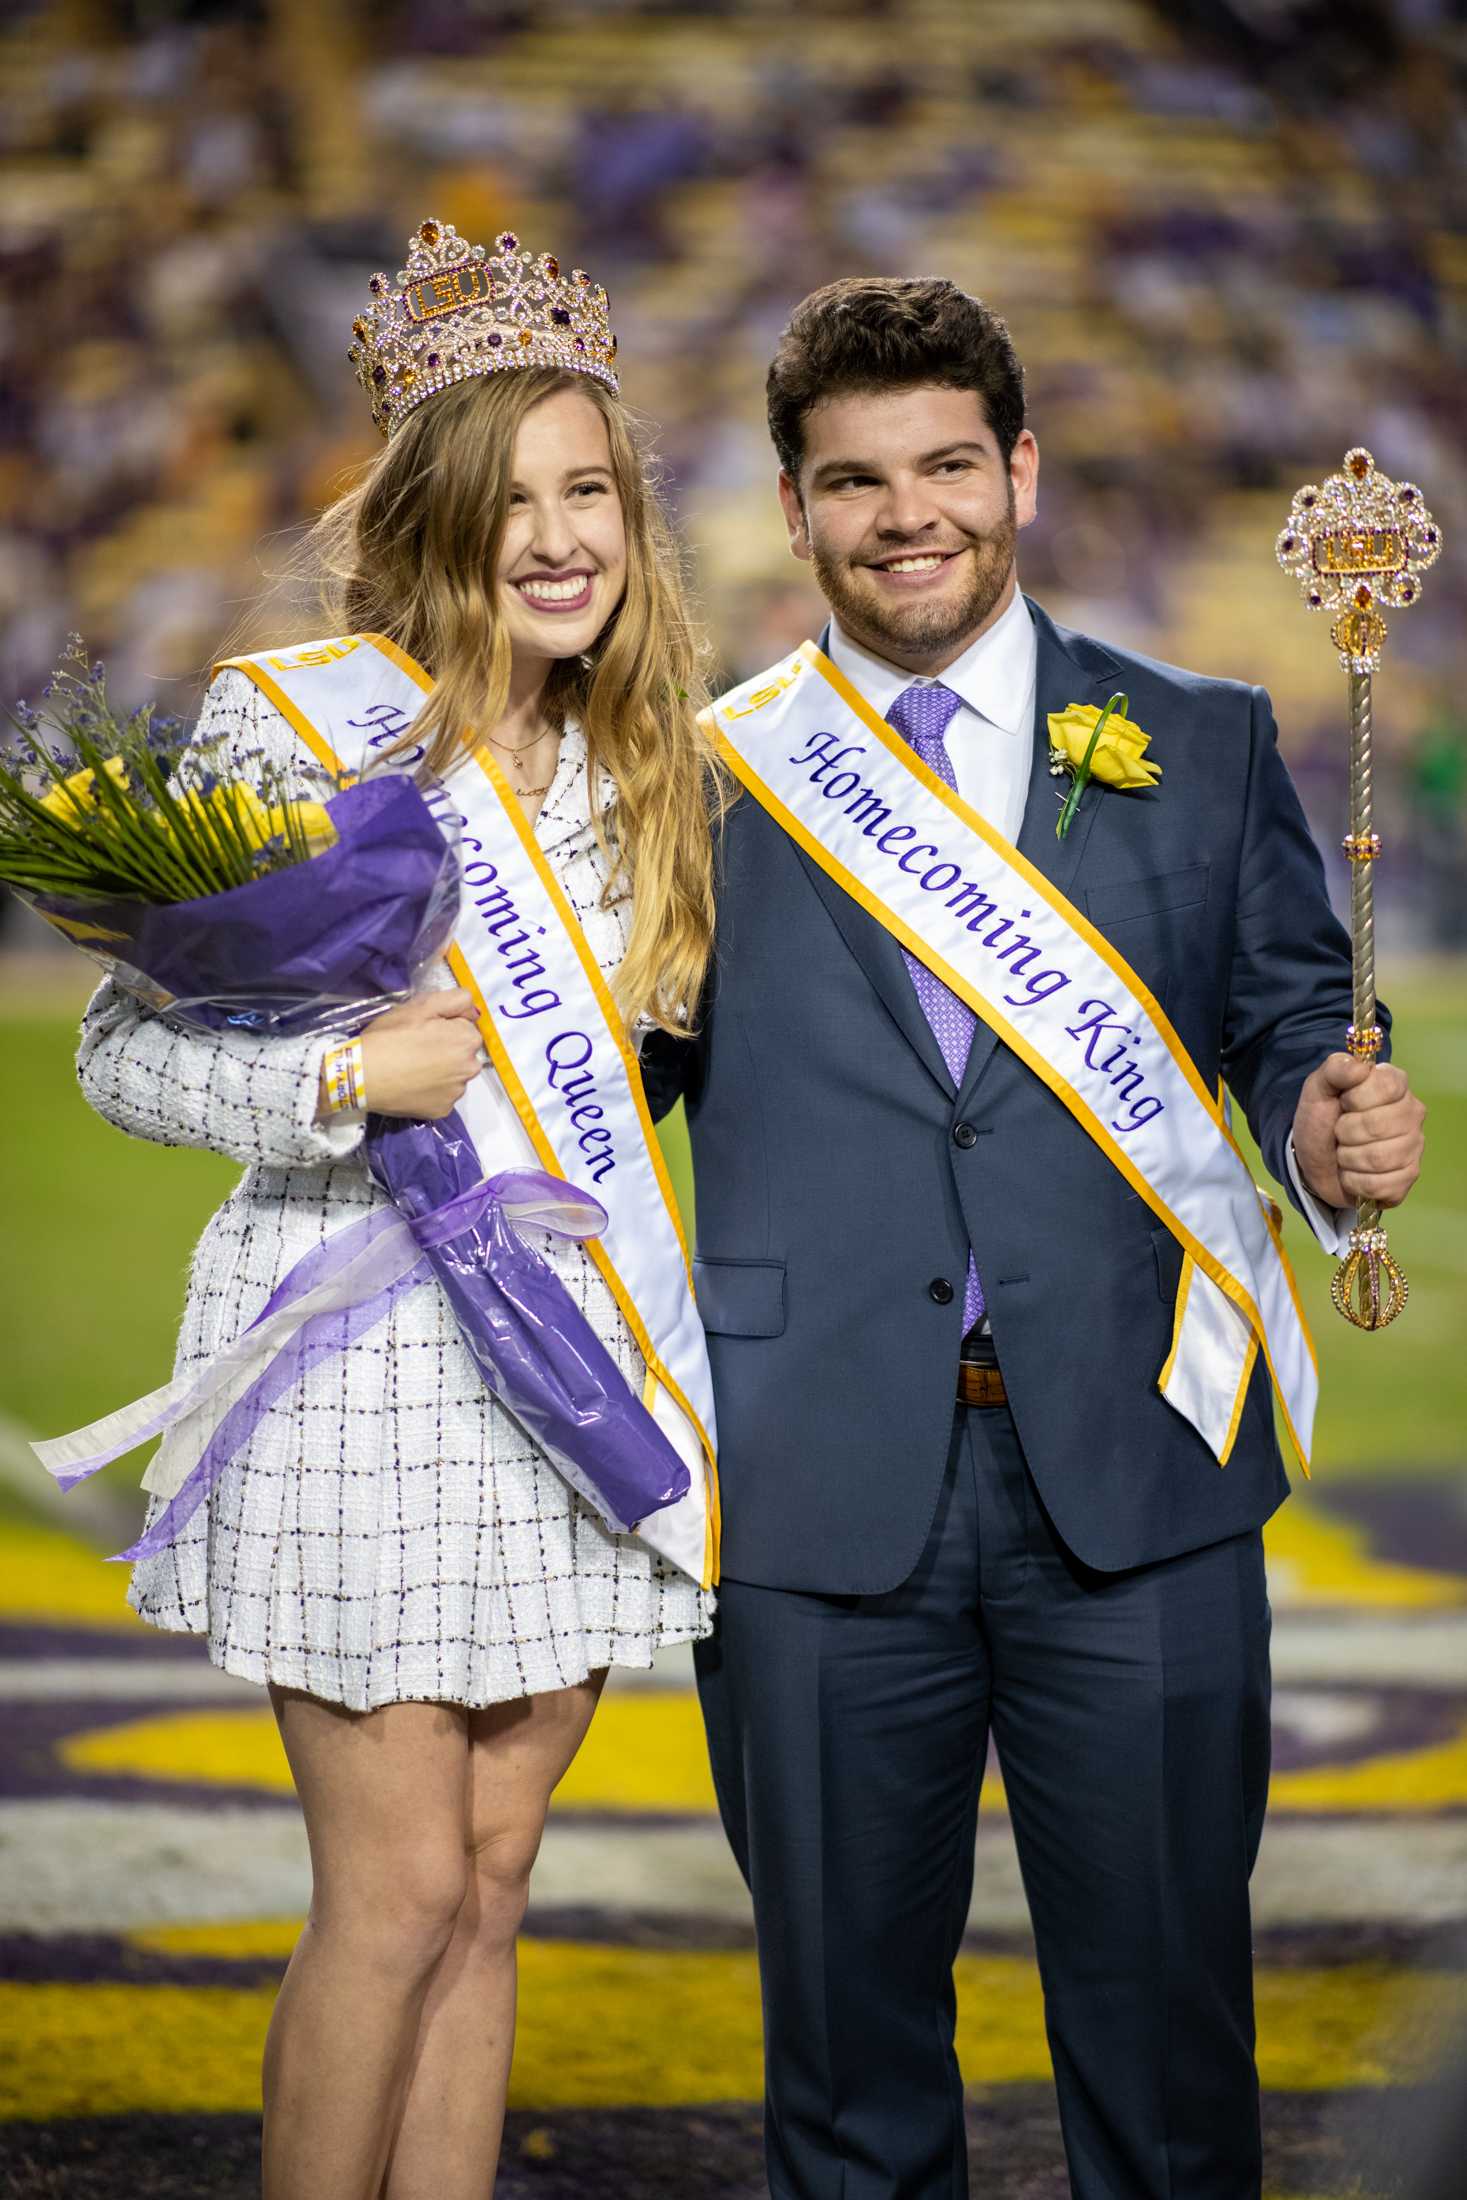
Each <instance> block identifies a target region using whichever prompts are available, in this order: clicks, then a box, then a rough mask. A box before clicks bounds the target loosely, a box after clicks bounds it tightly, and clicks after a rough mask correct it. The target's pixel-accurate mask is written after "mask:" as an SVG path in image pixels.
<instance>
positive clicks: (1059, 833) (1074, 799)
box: [1054, 692, 1131, 840]
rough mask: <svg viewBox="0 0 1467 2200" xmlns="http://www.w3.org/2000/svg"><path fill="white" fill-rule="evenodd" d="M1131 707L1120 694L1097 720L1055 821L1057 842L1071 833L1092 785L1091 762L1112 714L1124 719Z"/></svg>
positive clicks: (1107, 705) (1110, 702) (1113, 697)
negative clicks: (1082, 797) (1077, 811)
mask: <svg viewBox="0 0 1467 2200" xmlns="http://www.w3.org/2000/svg"><path fill="white" fill-rule="evenodd" d="M1130 707H1131V704H1130V698H1129V697H1128V696H1125V695H1122V694H1120V693H1119V692H1118V693H1116V694H1115V695H1113V696H1112V697H1111V699H1110V701H1109V702H1108V703H1107V704H1106V706H1105V708H1104V710H1103V711H1102V712H1101V714H1100V716H1099V717H1098V718H1097V719H1096V721H1095V731H1094V733H1092V734H1091V736H1090V739H1089V741H1088V742H1087V743H1086V745H1085V754H1084V755H1083V756H1082V757H1081V759H1080V762H1079V765H1078V767H1077V768H1076V772H1075V781H1074V785H1073V786H1072V787H1071V788H1070V791H1069V793H1068V794H1067V795H1066V796H1065V799H1064V803H1063V806H1062V807H1061V810H1060V814H1059V817H1058V818H1057V819H1056V821H1055V828H1054V837H1055V839H1056V840H1063V839H1064V837H1065V834H1066V833H1067V832H1068V831H1069V829H1070V826H1071V824H1072V822H1073V820H1074V815H1075V812H1076V810H1078V809H1079V807H1080V797H1081V795H1082V794H1083V793H1084V792H1085V789H1086V788H1087V787H1088V786H1089V784H1090V760H1091V758H1092V757H1093V756H1094V754H1095V750H1096V745H1097V743H1098V742H1099V740H1100V736H1101V735H1102V734H1103V733H1104V731H1105V728H1106V724H1107V722H1108V720H1109V718H1110V716H1111V713H1112V712H1113V711H1119V712H1120V714H1121V716H1122V717H1123V718H1124V717H1125V715H1126V712H1127V711H1128V710H1129V709H1130Z"/></svg>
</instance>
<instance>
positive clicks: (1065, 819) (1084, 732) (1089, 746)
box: [1049, 695, 1161, 840]
mask: <svg viewBox="0 0 1467 2200" xmlns="http://www.w3.org/2000/svg"><path fill="white" fill-rule="evenodd" d="M1129 708H1130V703H1129V699H1128V698H1127V697H1126V696H1124V695H1113V696H1112V697H1111V699H1110V701H1109V702H1108V703H1107V704H1106V706H1105V708H1104V710H1097V709H1096V707H1095V705H1094V704H1093V703H1067V704H1066V705H1065V707H1064V709H1063V710H1052V711H1051V712H1050V714H1049V768H1050V771H1051V772H1052V773H1053V774H1054V775H1055V776H1056V777H1058V776H1059V774H1060V773H1062V772H1068V773H1069V775H1070V778H1071V780H1072V782H1073V784H1072V786H1071V788H1070V791H1069V793H1068V794H1067V795H1066V796H1065V799H1064V804H1063V806H1062V808H1061V810H1060V814H1059V818H1058V820H1057V822H1056V824H1055V828H1054V836H1055V839H1056V840H1063V839H1064V837H1065V834H1066V833H1067V832H1068V831H1069V829H1070V826H1071V823H1072V822H1073V820H1074V815H1075V812H1076V810H1078V809H1079V807H1080V797H1081V795H1082V794H1083V793H1084V792H1085V789H1086V786H1087V785H1088V784H1089V782H1090V781H1091V780H1092V779H1098V780H1099V781H1100V783H1101V785H1102V786H1103V787H1118V788H1119V789H1121V791H1122V792H1123V793H1128V792H1130V791H1132V790H1133V789H1135V788H1137V787H1154V786H1155V785H1156V783H1157V781H1158V780H1159V779H1160V777H1161V766H1160V764H1148V763H1147V761H1146V751H1147V749H1148V748H1149V747H1150V746H1151V736H1150V734H1149V733H1143V732H1142V731H1141V728H1140V727H1139V726H1138V725H1134V724H1133V723H1132V721H1131V720H1130V719H1129V718H1128V717H1127V716H1126V712H1127V710H1128V709H1129Z"/></svg>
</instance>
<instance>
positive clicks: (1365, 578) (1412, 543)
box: [1274, 444, 1442, 1329]
mask: <svg viewBox="0 0 1467 2200" xmlns="http://www.w3.org/2000/svg"><path fill="white" fill-rule="evenodd" d="M1274 547H1275V550H1276V552H1277V554H1278V561H1279V564H1280V565H1281V566H1282V567H1283V569H1284V571H1285V572H1286V573H1292V574H1293V575H1294V577H1295V578H1296V580H1297V581H1298V583H1299V587H1300V590H1301V592H1302V594H1303V597H1304V602H1305V605H1306V607H1307V608H1308V609H1309V610H1310V611H1332V612H1333V613H1334V614H1335V617H1334V622H1333V624H1332V625H1331V627H1330V630H1329V631H1330V640H1331V641H1332V642H1333V643H1334V645H1335V648H1336V649H1337V650H1338V651H1339V653H1340V663H1341V664H1342V665H1343V666H1344V669H1345V672H1346V673H1347V675H1348V684H1349V693H1350V829H1349V831H1348V833H1346V835H1345V840H1344V849H1345V854H1346V856H1347V857H1348V858H1349V862H1350V931H1351V944H1352V948H1353V959H1354V1006H1353V1021H1352V1023H1351V1025H1350V1028H1349V1031H1348V1032H1347V1034H1346V1038H1345V1045H1346V1047H1347V1048H1348V1050H1349V1051H1350V1053H1351V1054H1353V1055H1355V1056H1356V1057H1357V1058H1359V1059H1360V1060H1363V1061H1373V1060H1374V1058H1375V1056H1376V1055H1378V1054H1379V1052H1380V1049H1381V1043H1382V1040H1383V1038H1384V1034H1383V1032H1382V1031H1381V1028H1380V1026H1379V1024H1378V1023H1377V1022H1376V1020H1375V898H1374V879H1373V867H1374V864H1375V861H1376V859H1377V857H1378V856H1379V854H1380V849H1381V841H1380V835H1379V833H1378V832H1376V830H1375V824H1374V815H1373V810H1374V796H1373V777H1372V759H1371V710H1372V692H1371V691H1372V686H1373V679H1372V675H1373V674H1374V672H1375V669H1376V667H1377V665H1378V664H1379V663H1380V653H1381V649H1382V647H1383V646H1384V643H1385V638H1386V634H1387V632H1388V629H1387V626H1386V622H1385V612H1384V609H1383V608H1382V607H1386V608H1389V609H1391V610H1397V611H1404V610H1406V609H1407V607H1408V606H1409V605H1411V604H1413V603H1415V601H1416V599H1417V597H1418V596H1419V595H1420V593H1421V575H1422V574H1423V573H1424V572H1425V571H1426V570H1427V568H1428V567H1429V566H1432V565H1435V563H1436V561H1437V559H1438V558H1439V557H1440V556H1441V547H1442V539H1441V530H1440V528H1439V527H1438V526H1437V524H1436V522H1435V520H1434V519H1433V518H1432V516H1431V514H1430V512H1428V510H1427V509H1426V504H1425V501H1424V499H1423V497H1422V494H1421V491H1420V490H1419V489H1418V488H1417V487H1416V484H1415V483H1414V482H1413V481H1399V482H1397V481H1390V480H1388V479H1387V477H1386V476H1385V475H1384V474H1382V473H1377V471H1376V466H1375V460H1374V459H1373V458H1372V457H1371V455H1370V453H1369V451H1367V450H1365V449H1364V448H1363V447H1362V446H1360V445H1359V444H1357V445H1356V447H1355V449H1354V450H1352V451H1346V453H1345V462H1344V465H1343V466H1342V468H1341V469H1340V471H1339V473H1337V474H1331V475H1330V476H1329V478H1328V480H1326V481H1324V482H1319V483H1316V482H1312V481H1311V482H1306V483H1305V485H1304V487H1303V488H1302V489H1300V490H1299V491H1298V492H1297V493H1296V495H1295V497H1294V501H1293V504H1292V505H1291V506H1290V508H1289V517H1288V521H1287V524H1286V525H1285V526H1284V528H1283V529H1282V531H1281V532H1280V534H1279V538H1278V541H1277V543H1276V544H1275V546H1274ZM1330 1296H1331V1297H1332V1298H1333V1300H1334V1303H1335V1306H1336V1308H1337V1309H1338V1311H1339V1312H1340V1313H1341V1314H1343V1315H1344V1317H1345V1319H1346V1321H1349V1322H1353V1323H1354V1325H1355V1327H1356V1328H1357V1329H1384V1328H1385V1327H1386V1324H1387V1323H1388V1322H1392V1321H1394V1320H1395V1318H1396V1316H1397V1314H1399V1313H1400V1311H1401V1309H1402V1307H1403V1306H1404V1305H1405V1303H1406V1297H1407V1284H1406V1279H1405V1277H1404V1276H1403V1275H1402V1273H1401V1270H1400V1268H1399V1266H1398V1265H1397V1263H1396V1262H1395V1261H1394V1260H1393V1259H1392V1258H1391V1255H1390V1251H1389V1249H1388V1247H1387V1244H1386V1233H1385V1231H1384V1230H1383V1229H1382V1228H1381V1222H1380V1208H1379V1207H1378V1206H1377V1205H1376V1203H1375V1201H1374V1200H1369V1199H1365V1200H1361V1202H1360V1204H1359V1206H1358V1208H1357V1210H1356V1216H1355V1228H1354V1229H1353V1230H1352V1231H1351V1232H1350V1249H1349V1251H1348V1253H1347V1254H1346V1256H1345V1259H1344V1260H1343V1261H1342V1262H1341V1264H1340V1266H1339V1268H1338V1269H1337V1270H1336V1272H1335V1276H1334V1280H1333V1283H1332V1284H1331V1287H1330Z"/></svg>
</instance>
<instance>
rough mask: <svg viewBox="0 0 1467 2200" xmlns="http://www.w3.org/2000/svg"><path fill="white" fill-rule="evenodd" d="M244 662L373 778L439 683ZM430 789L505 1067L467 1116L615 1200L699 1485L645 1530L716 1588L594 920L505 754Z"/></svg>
mask: <svg viewBox="0 0 1467 2200" xmlns="http://www.w3.org/2000/svg"><path fill="white" fill-rule="evenodd" d="M228 662H229V663H230V665H232V666H234V667H236V668H237V669H238V670H239V671H241V672H244V673H247V674H248V676H249V677H250V679H252V680H253V681H254V682H255V684H256V685H257V686H258V687H259V688H261V689H262V690H263V692H264V693H265V694H266V695H268V696H269V698H270V700H271V702H273V703H274V704H275V706H276V708H277V709H278V710H280V711H281V712H282V713H283V714H284V716H285V717H286V718H287V719H288V720H289V721H290V723H291V725H292V726H293V727H294V728H295V731H296V732H297V734H298V735H299V736H300V738H301V740H302V741H303V742H304V743H305V746H306V747H307V748H308V749H309V750H310V752H311V754H312V755H313V756H314V757H316V759H317V760H318V761H319V762H320V763H322V764H324V765H325V766H326V768H327V769H328V770H329V771H333V772H335V771H346V772H353V773H357V772H361V771H363V770H365V769H366V767H367V766H368V764H370V763H372V762H373V761H375V760H377V759H378V758H379V757H380V756H381V753H382V751H383V750H384V749H395V746H396V744H397V743H399V742H400V741H401V740H402V737H403V735H404V734H405V733H406V732H407V731H408V728H409V727H410V726H411V724H412V722H413V719H414V718H415V717H416V715H417V713H418V711H419V710H420V709H421V707H422V705H423V702H424V700H425V698H426V696H427V695H429V694H430V693H431V692H432V687H433V683H432V681H431V680H430V679H429V677H428V675H427V674H426V673H425V672H424V671H423V669H422V667H421V666H419V665H417V664H415V663H414V662H413V660H412V658H411V657H409V656H407V655H406V654H405V652H403V651H402V650H400V649H398V648H397V646H396V645H395V644H394V643H392V642H390V641H388V640H387V639H386V638H385V637H384V636H382V635H380V634H349V635H345V636H341V637H338V638H335V639H328V640H325V641H319V642H308V643H306V644H304V645H303V646H301V647H299V648H289V649H282V650H262V651H260V652H259V653H258V654H257V655H255V656H251V657H233V658H230V659H229V660H228ZM423 753H424V752H423V750H422V749H421V748H413V747H412V746H408V747H405V748H403V749H401V750H399V751H396V753H394V755H393V757H392V762H393V764H394V765H395V766H397V767H398V768H400V769H402V770H411V769H413V767H414V766H415V765H416V764H418V763H419V762H420V761H421V759H422V756H423ZM424 792H425V795H426V797H427V800H428V803H429V806H430V807H431V808H432V809H433V810H434V814H435V815H436V816H438V817H439V818H440V819H442V820H444V822H446V823H447V822H451V823H452V824H453V825H454V826H455V827H456V828H457V829H458V831H459V833H460V835H461V842H462V847H463V851H464V893H463V906H462V909H461V911H460V915H459V921H458V927H457V930H456V932H455V934H454V941H453V945H452V947H451V948H450V949H449V951H448V962H449V965H450V967H451V968H452V970H453V974H454V976H455V978H456V979H457V981H458V983H459V984H460V985H461V986H464V987H465V988H466V989H467V990H468V991H469V992H470V993H472V994H473V996H474V999H475V1000H476V1002H477V1003H478V1008H479V1029H480V1032H481V1035H482V1037H483V1040H484V1044H485V1046H486V1048H487V1049H488V1052H489V1056H490V1059H491V1062H492V1064H493V1070H492V1072H488V1071H486V1072H485V1074H484V1075H483V1076H482V1077H479V1078H477V1079H476V1080H475V1081H474V1083H473V1084H472V1085H471V1086H470V1087H469V1090H468V1091H467V1092H466V1093H465V1094H464V1097H463V1099H462V1100H461V1101H460V1103H459V1113H460V1114H461V1115H462V1117H463V1119H464V1121H465V1123H466V1124H467V1126H468V1129H469V1131H470V1133H471V1134H472V1136H473V1139H474V1142H475V1145H476V1147H477V1148H478V1153H479V1159H480V1162H481V1163H482V1165H483V1169H484V1173H485V1175H486V1176H494V1175H497V1174H498V1173H499V1172H500V1171H502V1170H504V1169H507V1168H509V1169H512V1168H519V1167H524V1166H526V1165H527V1163H529V1162H530V1161H531V1157H533V1162H534V1163H537V1164H538V1165H539V1166H540V1167H541V1168H544V1169H547V1170H549V1171H550V1173H551V1174H552V1175H554V1176H562V1177H567V1178H569V1179H570V1180H571V1181H572V1182H573V1183H576V1184H580V1185H583V1186H585V1187H586V1189H587V1190H589V1191H591V1192H593V1193H594V1194H595V1196H596V1198H597V1199H599V1200H600V1201H601V1203H602V1205H603V1206H604V1207H605V1208H606V1211H607V1214H608V1216H609V1218H610V1219H609V1220H608V1222H607V1225H606V1228H605V1230H604V1231H603V1232H602V1233H601V1235H600V1237H599V1238H593V1239H590V1240H588V1241H587V1244H586V1251H587V1253H588V1255H589V1256H590V1258H591V1259H592V1260H593V1261H594V1262H595V1264H596V1266H597V1268H598V1269H599V1270H600V1272H601V1274H602V1276H603V1277H604V1278H605V1280H606V1283H607V1285H608V1286H609V1288H610V1290H611V1292H612V1293H613V1295H614V1297H615V1299H616V1302H617V1305H618V1306H619V1307H620V1309H621V1313H622V1316H623V1318H624V1320H625V1321H626V1324H627V1327H628V1328H629V1329H630V1330H631V1333H632V1335H633V1336H634V1337H635V1339H636V1341H637V1346H638V1348H639V1350H640V1351H641V1354H642V1357H643V1359H644V1360H645V1361H646V1363H647V1381H646V1386H645V1389H644V1392H643V1403H644V1404H645V1405H646V1407H647V1409H648V1411H649V1412H650V1413H651V1414H652V1415H653V1417H654V1419H655V1420H656V1422H657V1424H658V1426H659V1427H660V1428H661V1429H662V1430H663V1432H664V1433H665V1435H666V1436H667V1437H668V1438H669V1440H670V1441H671V1443H672V1444H673V1446H674V1448H675V1449H676V1450H677V1452H678V1455H679V1457H680V1458H681V1459H682V1460H683V1462H684V1464H685V1465H686V1466H687V1468H688V1470H689V1473H690V1475H691V1478H692V1486H691V1488H690V1489H689V1491H688V1494H687V1496H686V1497H684V1498H682V1499H681V1500H680V1501H679V1502H678V1503H677V1504H676V1505H670V1506H668V1507H667V1508H666V1509H665V1510H664V1511H662V1512H659V1513H654V1514H652V1515H651V1516H649V1518H648V1519H647V1520H646V1522H645V1523H644V1524H643V1526H642V1527H641V1528H640V1529H639V1531H638V1533H639V1534H640V1536H641V1538H642V1540H643V1542H645V1543H647V1544H649V1545H650V1546H651V1548H652V1549H653V1550H655V1551H658V1552H660V1553H661V1554H662V1556H663V1557H664V1558H667V1559H670V1560H671V1562H672V1563H673V1564H674V1565H675V1566H677V1567H679V1568H681V1570H682V1571H683V1572H684V1573H687V1574H690V1575H691V1576H692V1577H693V1579H694V1580H695V1581H698V1582H700V1583H701V1584H702V1585H703V1587H705V1588H708V1587H711V1585H712V1584H713V1582H714V1581H716V1579H717V1576H718V1539H719V1506H718V1477H717V1468H716V1463H715V1454H714V1444H715V1423H714V1412H713V1385H712V1379H711V1377H710V1375H709V1370H708V1353H707V1346H706V1343H705V1340H704V1336H703V1325H702V1323H701V1322H700V1321H699V1319H698V1310H697V1306H696V1304H695V1302H694V1298H693V1281H692V1270H691V1266H690V1264H689V1261H688V1251H687V1245H686V1243H685V1241H684V1238H683V1232H682V1225H681V1222H680V1221H679V1219H678V1211H677V1205H676V1202H675V1200H674V1198H673V1192H672V1186H671V1184H670V1182H669V1181H668V1176H667V1169H666V1165H665V1163H664V1161H663V1158H662V1150H661V1148H660V1146H659V1145H658V1143H657V1136H656V1133H655V1131H654V1130H653V1127H652V1118H651V1116H650V1115H649V1113H648V1110H647V1101H646V1096H645V1094H644V1092H643V1089H642V1079H641V1073H640V1071H639V1070H638V1068H637V1062H636V1057H635V1055H634V1054H633V1052H632V1049H631V1047H630V1045H629V1044H628V1042H627V1038H626V1034H625V1028H624V1026H623V1023H622V1020H621V1018H620V1016H619V1014H618V1012H617V1009H616V1004H615V1002H614V1001H613V999H612V996H611V992H610V989H609V988H608V986H607V984H606V981H605V979H604V978H603V976H602V974H601V970H600V966H599V965H598V963H597V962H596V959H595V957H594V955H593V954H592V952H591V949H590V947H589V946H588V944H587V942H586V936H585V934H584V932H583V931H582V929H581V926H580V922H579V920H578V919H577V917H576V914H575V912H574V910H573V909H572V908H571V905H570V903H569V902H568V901H567V899H566V897H565V894H564V892H563V890H562V888H561V886H560V883H559V881H558V880H557V879H556V877H555V875H554V873H553V872H552V871H551V869H550V867H549V865H548V864H547V862H546V860H545V857H544V856H543V854H542V853H541V851H540V848H539V846H538V845H537V843H536V840H535V835H534V831H533V829H532V827H531V825H530V823H529V821H528V819H527V818H526V817H525V814H524V812H523V810H522V809H521V808H520V805H519V803H518V802H517V801H516V800H515V798H514V796H513V794H512V793H511V792H510V789H509V786H508V784H507V783H506V781H505V780H504V778H503V776H502V775H501V773H500V772H499V770H498V768H497V766H496V765H495V764H494V762H493V760H492V758H490V756H489V755H488V753H487V752H486V751H485V750H483V749H478V750H475V751H473V752H472V753H470V754H469V755H467V756H466V757H465V758H464V760H463V762H462V763H461V764H459V765H457V766H456V767H455V768H454V770H453V771H452V772H451V773H450V774H449V776H448V778H447V779H446V780H445V781H444V782H442V783H441V784H440V783H438V782H431V783H429V784H427V785H426V786H425V789H424ZM504 1095H507V1096H508V1101H509V1106H508V1107H506V1106H505V1104H504V1097H503V1096H504ZM370 1099H371V1095H370V1094H368V1101H369V1103H370ZM511 1110H512V1112H511Z"/></svg>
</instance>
